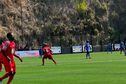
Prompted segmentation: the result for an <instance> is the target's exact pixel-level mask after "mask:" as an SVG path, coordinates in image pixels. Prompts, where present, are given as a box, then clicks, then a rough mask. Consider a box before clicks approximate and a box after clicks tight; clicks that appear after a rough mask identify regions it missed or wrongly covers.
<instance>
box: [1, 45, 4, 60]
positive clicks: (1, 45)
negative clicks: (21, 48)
mask: <svg viewBox="0 0 126 84" xmlns="http://www.w3.org/2000/svg"><path fill="white" fill-rule="evenodd" d="M2 48H3V44H1V45H0V62H3V57H4V56H3V54H2V52H1V50H2Z"/></svg>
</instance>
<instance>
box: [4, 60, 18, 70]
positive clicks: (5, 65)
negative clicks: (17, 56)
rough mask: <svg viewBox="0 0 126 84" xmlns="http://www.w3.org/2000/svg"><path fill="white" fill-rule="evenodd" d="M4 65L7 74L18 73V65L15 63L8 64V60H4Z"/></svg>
mask: <svg viewBox="0 0 126 84" xmlns="http://www.w3.org/2000/svg"><path fill="white" fill-rule="evenodd" d="M3 65H4V68H5V70H6V72H16V65H15V62H14V61H11V62H8V60H4V61H3Z"/></svg>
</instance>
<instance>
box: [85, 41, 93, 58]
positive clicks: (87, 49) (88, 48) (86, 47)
mask: <svg viewBox="0 0 126 84" xmlns="http://www.w3.org/2000/svg"><path fill="white" fill-rule="evenodd" d="M84 49H85V51H86V59H88V58H89V59H91V57H90V50H91V46H90V43H89V41H86V44H85V46H84Z"/></svg>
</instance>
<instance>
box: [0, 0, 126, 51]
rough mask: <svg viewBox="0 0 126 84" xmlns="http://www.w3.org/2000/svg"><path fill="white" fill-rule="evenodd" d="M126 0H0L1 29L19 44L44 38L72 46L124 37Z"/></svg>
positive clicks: (30, 45) (33, 43)
mask: <svg viewBox="0 0 126 84" xmlns="http://www.w3.org/2000/svg"><path fill="white" fill-rule="evenodd" d="M125 3H126V0H0V32H1V34H4V33H6V32H9V31H12V32H13V33H14V35H15V37H16V40H17V43H18V47H19V48H25V49H36V48H38V45H40V44H42V43H43V42H49V43H50V44H51V45H61V46H64V47H65V46H71V45H76V44H82V43H83V42H84V41H85V40H87V39H89V40H91V43H92V44H94V45H96V44H105V43H106V42H109V41H111V42H119V41H120V40H124V39H125V38H126V37H125V32H126V29H125V26H126V21H125V20H126V10H125V9H126V6H125Z"/></svg>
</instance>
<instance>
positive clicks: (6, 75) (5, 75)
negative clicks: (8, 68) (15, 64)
mask: <svg viewBox="0 0 126 84" xmlns="http://www.w3.org/2000/svg"><path fill="white" fill-rule="evenodd" d="M11 74H12V73H11V72H7V73H6V74H4V75H3V76H2V77H0V81H2V80H4V79H5V78H7V77H9V76H10V75H11Z"/></svg>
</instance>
